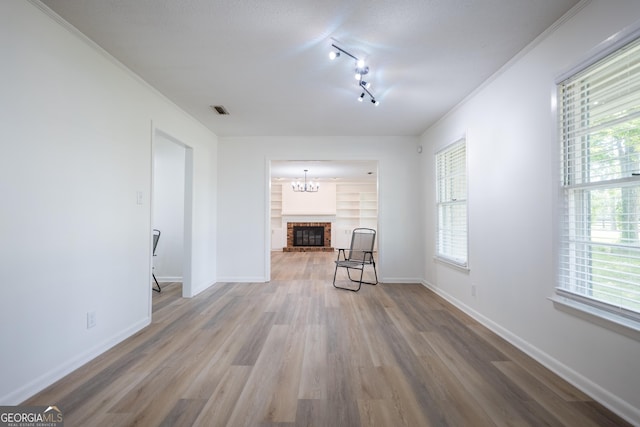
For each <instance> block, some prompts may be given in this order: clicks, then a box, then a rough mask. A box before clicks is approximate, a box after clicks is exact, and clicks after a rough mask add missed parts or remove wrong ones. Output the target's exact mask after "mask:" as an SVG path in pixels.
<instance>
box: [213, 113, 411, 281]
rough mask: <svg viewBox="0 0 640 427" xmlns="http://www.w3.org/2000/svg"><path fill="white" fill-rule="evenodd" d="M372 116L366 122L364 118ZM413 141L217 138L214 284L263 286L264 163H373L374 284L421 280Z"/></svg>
mask: <svg viewBox="0 0 640 427" xmlns="http://www.w3.org/2000/svg"><path fill="white" fill-rule="evenodd" d="M372 119H373V118H372ZM416 143H417V138H413V137H325V138H313V137H245V138H220V139H219V159H220V162H219V164H218V181H219V187H218V195H219V198H218V230H219V236H218V253H219V256H218V281H221V282H223V281H264V280H265V279H266V277H267V273H268V267H269V266H268V265H267V261H266V260H267V259H268V255H269V253H268V252H269V245H268V244H267V241H266V239H267V238H268V236H269V233H270V227H269V221H268V219H269V218H268V215H269V209H268V206H267V202H268V197H269V185H268V181H269V173H268V170H267V168H268V164H269V161H270V160H342V159H347V160H350V159H351V160H378V161H379V168H378V179H379V196H378V197H379V227H378V236H377V238H378V249H379V262H378V264H377V266H378V273H379V276H380V280H381V281H387V282H392V281H413V282H415V281H418V280H420V277H421V276H422V262H423V261H422V259H421V257H420V254H421V253H422V244H423V243H422V241H421V240H420V239H417V238H416V235H420V233H422V225H421V224H422V220H421V206H422V205H421V203H420V188H419V186H418V185H419V184H416V185H415V186H414V185H407V183H415V181H416V177H417V176H418V158H419V156H420V155H419V154H418V153H417V152H416Z"/></svg>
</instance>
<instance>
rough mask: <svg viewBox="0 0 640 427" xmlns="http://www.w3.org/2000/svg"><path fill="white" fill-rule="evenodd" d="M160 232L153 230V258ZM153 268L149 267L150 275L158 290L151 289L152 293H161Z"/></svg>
mask: <svg viewBox="0 0 640 427" xmlns="http://www.w3.org/2000/svg"><path fill="white" fill-rule="evenodd" d="M160 234H161V233H160V230H158V229H155V228H154V229H153V256H156V247H158V241H159V240H160ZM154 268H155V267H153V266H152V267H151V275H152V276H153V280H155V282H156V286H157V287H158V289H156V288H152V289H153V290H154V291H156V292H162V288H160V283H158V279H156V274H155V273H154V272H153V269H154Z"/></svg>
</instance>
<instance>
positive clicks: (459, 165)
mask: <svg viewBox="0 0 640 427" xmlns="http://www.w3.org/2000/svg"><path fill="white" fill-rule="evenodd" d="M436 186H437V188H436V204H437V209H438V224H437V248H436V256H437V257H438V258H441V259H443V260H445V261H448V262H452V263H454V264H456V265H458V266H461V267H467V146H466V141H465V140H464V139H461V140H459V141H457V142H455V143H453V144H452V145H450V146H449V147H447V148H445V149H444V150H442V151H440V152H438V153H437V154H436Z"/></svg>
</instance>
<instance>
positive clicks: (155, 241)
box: [153, 228, 160, 256]
mask: <svg viewBox="0 0 640 427" xmlns="http://www.w3.org/2000/svg"><path fill="white" fill-rule="evenodd" d="M158 240H160V230H157V229H155V228H154V229H153V256H156V247H157V246H158Z"/></svg>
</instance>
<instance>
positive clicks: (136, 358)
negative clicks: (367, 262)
mask: <svg viewBox="0 0 640 427" xmlns="http://www.w3.org/2000/svg"><path fill="white" fill-rule="evenodd" d="M335 255H336V254H335V253H281V252H272V266H271V274H272V280H271V282H269V283H217V284H215V285H213V286H212V287H210V288H209V289H207V290H205V291H203V292H202V293H200V294H199V295H197V296H196V297H194V298H190V299H183V298H181V295H180V294H181V285H180V284H178V283H169V284H166V285H165V284H163V292H162V293H157V292H152V294H153V304H152V305H153V310H154V312H153V319H152V323H151V325H149V326H148V327H147V328H144V329H143V330H141V331H139V332H138V333H136V334H134V335H133V336H132V337H130V338H129V339H127V340H125V341H124V342H122V343H120V344H119V345H117V346H115V347H114V348H112V349H110V350H109V351H107V352H105V353H103V354H102V355H100V356H99V357H97V358H96V359H94V360H93V361H91V362H89V363H87V364H86V365H85V366H83V367H81V368H79V369H77V370H76V371H75V372H73V373H71V374H69V375H68V376H66V377H65V378H63V379H61V380H60V381H58V382H56V383H55V384H53V385H51V386H50V387H47V388H46V389H45V390H43V391H42V392H41V393H38V394H37V395H35V396H33V397H32V398H30V399H28V400H27V401H26V402H24V404H29V405H50V404H57V405H58V406H59V407H61V408H62V409H63V413H64V415H65V425H66V426H68V427H69V426H71V427H73V426H86V425H100V426H103V425H105V426H109V425H112V426H133V425H141V426H158V425H160V426H169V425H172V426H173V425H176V426H191V425H194V426H206V427H209V426H231V427H235V426H265V427H266V426H280V427H284V426H287V427H292V426H318V427H343V426H344V427H358V426H393V427H396V426H411V427H415V426H447V425H449V426H470V425H471V426H474V427H475V426H494V425H495V426H520V425H522V426H539V425H550V426H564V425H569V426H573V425H579V426H580V427H582V426H591V425H594V426H595V425H599V426H616V427H618V426H627V425H629V424H628V423H626V422H625V421H624V420H622V419H621V418H620V417H618V416H617V415H615V414H612V413H611V412H610V411H608V410H607V409H606V408H604V407H603V406H602V405H600V404H598V403H597V402H594V401H593V400H591V399H590V398H589V397H588V396H586V395H585V394H584V393H582V392H580V391H578V390H577V389H575V388H574V387H572V386H571V385H570V384H568V383H567V382H565V381H563V380H562V379H561V378H559V377H557V376H556V375H554V374H553V373H552V372H551V371H549V370H548V369H546V368H544V367H542V366H541V365H540V364H539V363H537V362H535V361H534V360H533V359H531V358H530V357H529V356H527V355H525V354H523V353H522V352H520V351H519V350H517V349H516V348H515V347H513V346H512V345H510V344H509V343H507V342H506V341H504V340H502V339H501V338H499V337H497V336H496V335H495V334H493V333H491V332H490V331H488V330H487V329H486V328H484V327H483V326H481V325H480V324H479V323H478V322H476V321H475V320H473V319H472V318H470V317H469V316H467V315H466V314H464V313H463V312H461V311H460V310H458V309H457V308H455V307H453V306H451V304H449V303H448V302H446V301H444V300H443V299H441V298H440V297H438V296H437V295H436V294H435V293H433V292H432V291H430V290H428V289H427V288H425V287H424V286H422V285H420V284H415V283H414V284H385V283H380V284H378V285H377V286H369V285H363V287H362V289H361V290H360V292H358V293H353V292H348V291H344V290H338V289H335V288H334V287H333V285H332V281H333V272H334V262H333V261H334V260H335ZM368 274H369V273H368Z"/></svg>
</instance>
